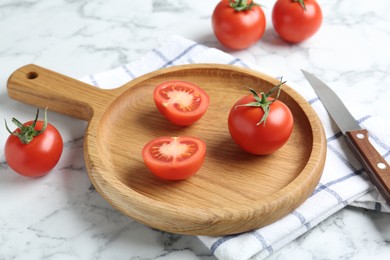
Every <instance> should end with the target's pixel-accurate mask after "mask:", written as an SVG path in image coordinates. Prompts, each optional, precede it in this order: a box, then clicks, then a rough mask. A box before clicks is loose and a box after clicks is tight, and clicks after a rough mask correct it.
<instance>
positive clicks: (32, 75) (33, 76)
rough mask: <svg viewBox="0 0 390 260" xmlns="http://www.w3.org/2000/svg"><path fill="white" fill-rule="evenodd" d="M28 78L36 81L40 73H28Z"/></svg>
mask: <svg viewBox="0 0 390 260" xmlns="http://www.w3.org/2000/svg"><path fill="white" fill-rule="evenodd" d="M27 78H28V79H36V78H38V73H36V72H34V71H31V72H29V73H27Z"/></svg>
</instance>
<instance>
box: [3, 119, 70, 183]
mask: <svg viewBox="0 0 390 260" xmlns="http://www.w3.org/2000/svg"><path fill="white" fill-rule="evenodd" d="M32 122H33V121H29V122H27V123H25V124H24V125H31V124H32ZM42 126H43V121H37V123H36V126H35V129H37V130H40V129H42ZM18 130H19V129H18ZM18 130H16V131H18ZM62 149H63V141H62V137H61V135H60V133H59V132H58V130H57V129H56V128H55V127H54V126H53V125H51V124H47V128H46V130H45V131H44V132H43V133H41V134H40V135H38V136H36V137H34V139H33V140H32V141H31V142H30V143H28V144H23V143H22V142H21V141H20V139H19V138H18V137H17V136H14V135H10V136H9V137H8V139H7V141H6V143H5V148H4V156H5V160H6V161H7V163H8V165H9V166H10V167H11V169H13V170H14V171H15V172H17V173H19V174H21V175H24V176H28V177H40V176H43V175H46V174H47V173H49V172H50V170H52V169H53V168H54V166H56V165H57V163H58V161H59V159H60V157H61V154H62Z"/></svg>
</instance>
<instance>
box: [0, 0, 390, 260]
mask: <svg viewBox="0 0 390 260" xmlns="http://www.w3.org/2000/svg"><path fill="white" fill-rule="evenodd" d="M217 2H218V1H217V0H212V1H210V0H208V1H206V0H203V1H190V0H181V1H177V0H176V1H175V0H144V1H137V2H135V1H125V0H122V1H121V0H112V1H100V0H79V1H69V0H50V1H49V0H26V1H20V0H1V1H0V33H1V36H0V118H1V120H3V118H5V119H7V120H9V121H10V119H11V118H12V116H16V117H17V118H19V119H20V120H21V121H26V120H29V119H31V117H32V116H34V114H33V111H34V109H32V107H31V106H28V105H25V104H22V103H19V102H15V101H13V100H11V99H9V98H8V96H7V93H6V81H7V78H8V76H9V75H10V74H11V73H12V72H13V71H14V70H15V69H17V68H19V67H21V66H23V65H25V64H29V63H35V64H37V65H40V66H43V67H46V68H49V69H51V70H54V71H57V72H59V73H62V74H65V75H68V76H70V77H73V78H80V77H82V76H84V75H88V74H92V73H97V72H101V71H105V70H108V69H111V68H114V67H116V66H119V65H121V64H124V63H128V62H130V61H132V60H134V59H136V58H138V57H140V56H142V55H143V54H144V53H146V52H148V51H149V50H150V49H152V48H153V47H154V46H155V45H156V44H157V43H158V42H160V41H161V40H163V39H164V38H165V37H167V36H169V35H173V34H177V35H181V36H183V37H186V38H188V39H191V40H194V41H197V42H199V43H202V44H204V45H207V46H210V47H216V48H221V49H222V50H224V51H227V52H229V53H231V54H232V55H235V56H237V57H239V58H241V59H243V60H245V61H247V62H251V63H254V64H258V65H259V66H261V67H265V68H267V69H269V70H271V71H275V72H278V73H279V74H281V75H285V77H286V78H288V79H290V80H292V81H295V82H296V83H299V82H300V81H301V80H302V75H301V74H300V68H301V67H305V68H311V69H312V71H314V72H317V73H321V75H322V78H323V79H324V80H326V81H327V82H328V83H329V84H330V85H331V86H332V87H333V88H334V89H335V91H336V92H337V93H338V94H339V95H340V96H341V97H342V98H343V99H344V100H345V102H346V103H347V104H348V103H349V102H354V103H355V104H358V105H361V106H364V107H366V109H367V110H369V111H371V112H372V113H373V114H376V115H378V116H381V117H383V118H386V119H387V120H389V119H390V116H389V111H390V109H389V103H388V100H389V99H390V87H389V86H390V51H389V46H390V19H389V16H388V11H390V2H389V1H387V0H376V1H371V2H367V1H364V0H343V1H338V0H328V1H325V0H319V2H320V4H321V6H322V8H323V12H324V23H323V26H322V28H321V30H320V32H319V33H318V34H317V35H315V37H313V38H311V39H310V40H308V41H307V42H304V43H302V44H300V45H289V44H286V43H285V42H283V41H281V40H280V39H279V38H278V37H277V36H276V34H275V33H274V31H273V30H272V25H271V23H270V19H268V21H269V23H268V26H267V27H268V30H267V31H266V34H265V35H264V37H263V39H262V40H261V41H260V42H258V43H257V44H256V45H255V46H253V47H251V48H249V49H247V50H243V51H237V52H231V51H228V50H225V49H223V48H222V47H221V46H220V45H219V43H218V42H217V40H216V39H215V37H214V36H213V33H212V29H211V24H210V17H211V13H212V10H213V8H214V6H215V5H216V3H217ZM260 3H261V4H263V5H264V6H265V12H266V14H267V17H268V18H270V13H271V10H272V5H273V3H274V0H271V1H262V2H260ZM352 93H354V94H353V95H352ZM356 93H358V94H356ZM50 120H51V122H52V123H53V124H55V125H56V126H57V127H58V128H59V129H60V130H61V131H62V134H63V137H64V140H65V148H64V153H63V156H62V158H61V161H60V162H59V164H58V166H57V167H56V168H55V170H53V172H51V173H50V174H49V175H47V176H46V177H44V178H39V179H28V178H24V177H21V176H18V175H16V174H14V173H13V172H12V171H11V170H10V169H9V168H8V167H7V165H6V163H5V161H4V152H3V149H2V148H1V150H0V205H1V206H0V207H1V209H0V259H1V260H3V259H6V260H8V259H214V256H213V255H212V253H211V252H210V251H209V250H208V249H207V248H206V247H205V246H204V245H203V244H202V243H201V242H200V241H199V240H198V239H197V238H196V237H191V236H180V235H174V234H169V233H166V232H160V231H157V230H152V229H150V228H148V227H145V226H143V225H141V224H138V223H137V222H135V221H133V220H131V219H129V218H127V217H125V216H123V215H121V214H120V213H119V212H117V211H116V210H115V209H113V208H112V207H111V206H110V205H109V204H108V203H107V202H106V201H105V200H103V198H102V197H101V196H100V195H99V194H98V193H97V192H94V191H92V190H90V186H91V184H90V181H89V180H88V177H87V174H86V172H85V167H84V162H83V158H82V154H83V151H82V142H83V138H82V137H83V132H84V129H85V123H84V122H81V121H78V120H76V119H73V118H69V117H66V116H63V115H59V114H55V113H51V114H50ZM6 137H7V132H6V131H5V128H4V127H0V146H1V147H3V146H4V143H5V140H6ZM298 258H299V259H367V258H370V259H390V216H389V215H387V214H383V213H377V212H371V211H367V210H362V209H357V208H352V207H347V208H345V209H343V210H342V211H340V212H338V213H336V214H335V215H333V216H331V217H330V218H328V219H327V220H325V221H324V222H322V223H320V224H319V225H318V226H317V227H315V228H313V229H312V230H311V231H309V232H308V233H306V234H304V235H303V236H301V237H299V238H298V239H296V240H295V241H293V242H292V243H290V244H289V245H287V246H286V247H284V248H282V249H281V250H279V251H277V252H275V253H274V255H272V256H271V257H270V259H298Z"/></svg>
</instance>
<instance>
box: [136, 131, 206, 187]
mask: <svg viewBox="0 0 390 260" xmlns="http://www.w3.org/2000/svg"><path fill="white" fill-rule="evenodd" d="M142 158H143V160H144V162H145V165H146V167H147V168H148V169H149V170H150V171H151V172H152V173H153V174H154V175H156V176H157V177H160V178H162V179H166V180H183V179H186V178H189V177H191V176H193V175H194V174H195V173H196V172H197V171H198V170H199V169H200V167H201V166H202V164H203V162H204V160H205V158H206V143H205V142H204V141H202V140H201V139H199V138H195V137H188V136H182V137H158V138H156V139H153V140H152V141H150V142H148V143H147V144H146V145H145V146H144V148H143V149H142Z"/></svg>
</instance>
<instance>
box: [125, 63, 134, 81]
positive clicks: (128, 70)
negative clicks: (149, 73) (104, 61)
mask: <svg viewBox="0 0 390 260" xmlns="http://www.w3.org/2000/svg"><path fill="white" fill-rule="evenodd" d="M122 69H123V70H124V71H125V72H126V74H127V75H129V76H130V78H132V79H134V78H135V77H136V76H135V75H134V74H133V72H131V71H130V69H129V68H128V67H127V66H126V65H123V66H122Z"/></svg>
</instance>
